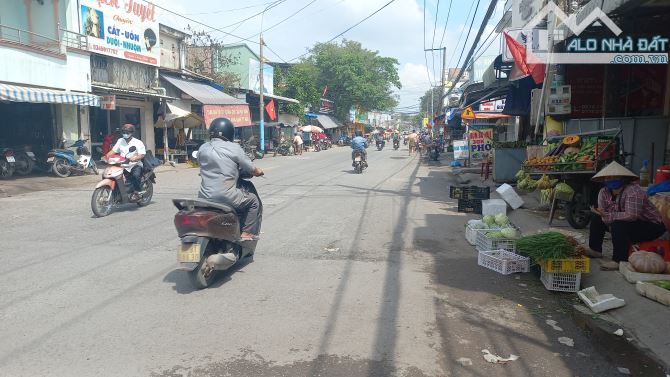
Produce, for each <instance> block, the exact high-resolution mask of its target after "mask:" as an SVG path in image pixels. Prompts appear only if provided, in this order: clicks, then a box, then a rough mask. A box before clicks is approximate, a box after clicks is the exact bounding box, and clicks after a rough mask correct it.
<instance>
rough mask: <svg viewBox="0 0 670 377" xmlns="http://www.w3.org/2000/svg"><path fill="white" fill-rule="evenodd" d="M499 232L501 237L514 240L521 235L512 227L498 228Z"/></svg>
mask: <svg viewBox="0 0 670 377" xmlns="http://www.w3.org/2000/svg"><path fill="white" fill-rule="evenodd" d="M500 233H502V235H503V237H505V238H509V239H511V240H516V239H518V238H519V237H520V236H521V235H520V234H519V232H518V231H517V230H516V229H514V228H503V229H502V230H500Z"/></svg>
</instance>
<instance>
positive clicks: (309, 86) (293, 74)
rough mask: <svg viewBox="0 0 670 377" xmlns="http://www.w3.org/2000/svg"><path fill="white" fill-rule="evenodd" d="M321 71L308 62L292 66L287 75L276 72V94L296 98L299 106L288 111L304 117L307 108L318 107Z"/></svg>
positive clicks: (288, 108)
mask: <svg viewBox="0 0 670 377" xmlns="http://www.w3.org/2000/svg"><path fill="white" fill-rule="evenodd" d="M318 79H319V70H318V69H317V68H316V67H315V66H314V65H312V64H309V63H307V62H302V63H298V64H296V65H293V66H291V67H290V68H289V69H288V72H287V73H284V72H283V71H282V70H281V69H276V70H275V77H274V82H275V88H274V89H275V93H277V94H278V95H280V96H284V97H290V98H295V99H297V100H298V101H300V103H299V104H290V105H287V106H286V111H287V112H289V113H291V114H295V115H298V116H302V114H303V110H304V108H305V106H318V105H319V99H320V97H321V92H320V91H319V89H318V87H317V82H318Z"/></svg>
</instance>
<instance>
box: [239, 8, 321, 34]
mask: <svg viewBox="0 0 670 377" xmlns="http://www.w3.org/2000/svg"><path fill="white" fill-rule="evenodd" d="M316 1H317V0H312V1H310V2H309V3H307V5H305V6H304V7H302V8H300V9H298V10H297V11H295V12H293V13H292V14H291V15H290V16H288V17H286V18H284V19H283V20H281V21H279V22H277V23H276V24H274V25H272V26H270V27H268V28H267V29H264V30H263V31H261V32H260V33H256V34H254V35H252V36H249V37H248V38H253V37H257V36H259V35H261V33H265V32H266V31H268V30H272V29H274V28H275V27H276V26H279V25H281V24H282V23H284V22H286V21H287V20H288V19H290V18H292V17H293V16H295V15H296V14H298V13H300V12H302V11H303V10H304V9H305V8H307V7H308V6H310V5H312V4H314V3H315V2H316Z"/></svg>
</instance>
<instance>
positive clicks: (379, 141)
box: [375, 132, 386, 148]
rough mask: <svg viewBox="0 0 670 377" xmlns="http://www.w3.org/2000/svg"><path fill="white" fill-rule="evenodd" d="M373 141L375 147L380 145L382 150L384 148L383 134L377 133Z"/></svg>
mask: <svg viewBox="0 0 670 377" xmlns="http://www.w3.org/2000/svg"><path fill="white" fill-rule="evenodd" d="M375 140H376V143H377V145H379V144H381V145H382V148H384V144H386V142H385V141H384V134H382V133H381V132H379V133H378V134H376V135H375Z"/></svg>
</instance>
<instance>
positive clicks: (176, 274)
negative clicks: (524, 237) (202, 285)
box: [163, 258, 253, 294]
mask: <svg viewBox="0 0 670 377" xmlns="http://www.w3.org/2000/svg"><path fill="white" fill-rule="evenodd" d="M252 262H253V260H252V259H251V258H245V259H244V260H242V261H240V262H238V263H235V265H234V266H233V267H231V268H230V269H228V270H225V271H219V272H217V273H216V279H215V281H214V282H213V283H212V285H210V286H209V287H207V288H206V289H216V288H219V287H221V286H222V285H223V284H224V283H226V282H228V281H230V280H232V275H233V274H238V273H244V271H241V270H242V269H243V268H244V267H246V266H247V265H249V264H251V263H252ZM163 282H165V283H174V285H173V286H172V289H173V290H174V291H175V292H177V293H179V294H190V293H193V292H197V291H199V289H196V288H194V287H193V284H191V282H190V281H189V278H188V273H187V272H186V271H179V270H172V271H170V272H168V273H167V275H165V277H164V278H163Z"/></svg>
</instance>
